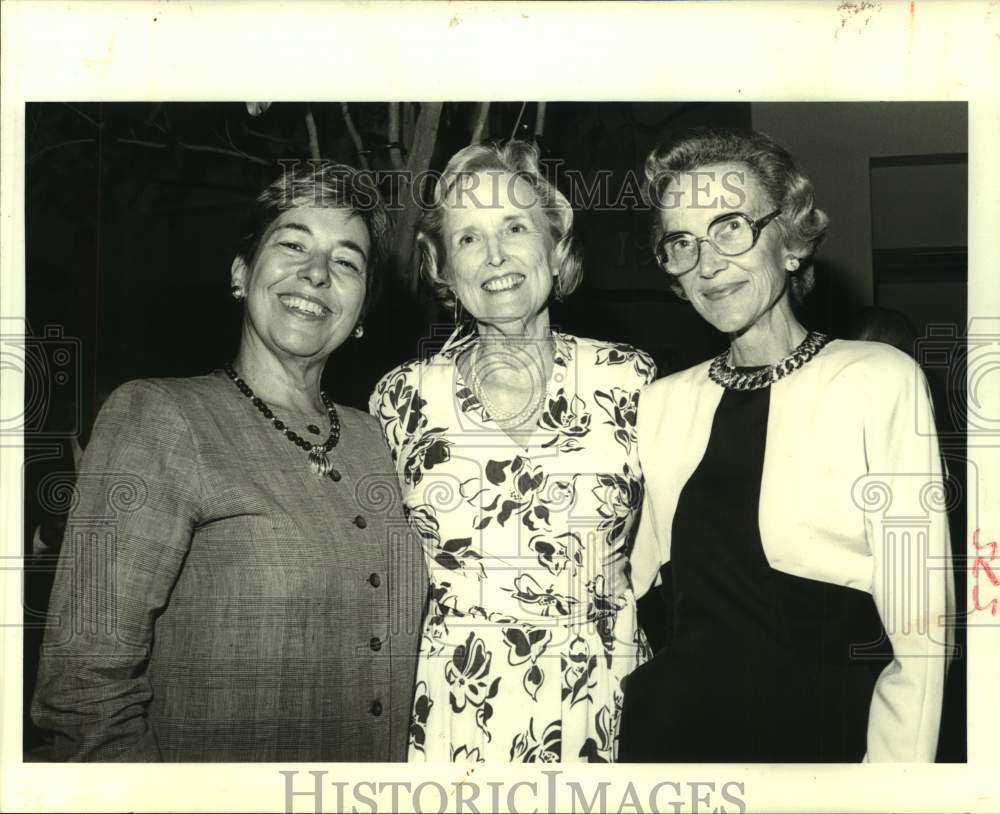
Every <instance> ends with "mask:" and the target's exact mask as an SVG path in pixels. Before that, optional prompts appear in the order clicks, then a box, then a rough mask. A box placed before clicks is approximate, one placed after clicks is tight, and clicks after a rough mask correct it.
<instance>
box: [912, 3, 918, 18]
mask: <svg viewBox="0 0 1000 814" xmlns="http://www.w3.org/2000/svg"><path fill="white" fill-rule="evenodd" d="M916 10H917V0H910V17H911V18H912V17H913V13H914V12H915V11H916Z"/></svg>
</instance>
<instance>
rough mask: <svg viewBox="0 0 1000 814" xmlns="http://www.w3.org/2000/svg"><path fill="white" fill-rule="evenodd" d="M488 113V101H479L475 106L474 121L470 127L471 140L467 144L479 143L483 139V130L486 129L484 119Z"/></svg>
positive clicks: (487, 116)
mask: <svg viewBox="0 0 1000 814" xmlns="http://www.w3.org/2000/svg"><path fill="white" fill-rule="evenodd" d="M489 115H490V103H489V102H480V103H479V106H478V107H477V108H476V122H475V124H474V125H473V127H472V140H471V141H470V142H469V144H481V143H482V141H483V130H485V129H486V120H487V119H488V118H489Z"/></svg>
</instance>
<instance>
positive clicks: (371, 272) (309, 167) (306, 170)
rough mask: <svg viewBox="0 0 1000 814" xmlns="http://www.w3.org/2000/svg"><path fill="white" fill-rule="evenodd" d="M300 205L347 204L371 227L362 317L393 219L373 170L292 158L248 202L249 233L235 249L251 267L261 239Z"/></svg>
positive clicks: (373, 294)
mask: <svg viewBox="0 0 1000 814" xmlns="http://www.w3.org/2000/svg"><path fill="white" fill-rule="evenodd" d="M300 206H316V207H321V208H323V209H347V210H350V211H351V212H353V213H354V214H355V215H357V216H358V217H359V218H361V221H362V223H364V225H365V228H366V229H367V230H368V240H369V242H370V244H371V245H370V251H369V254H370V256H369V258H368V266H367V269H366V272H367V273H366V274H365V300H364V302H363V303H362V306H361V318H362V319H364V316H365V314H367V313H368V310H369V309H370V308H371V306H372V304H373V303H374V302H375V300H376V299H378V295H379V292H380V290H381V287H382V277H381V275H382V273H383V268H384V266H385V263H386V260H387V259H388V257H389V251H390V241H391V233H392V224H391V222H390V220H389V216H388V214H387V212H386V208H385V204H384V203H383V201H382V197H381V195H380V194H379V191H378V188H377V187H376V186H375V180H374V177H373V176H372V174H371V173H368V172H365V171H364V170H359V169H357V168H355V167H351V166H349V165H347V164H338V163H336V162H333V161H326V160H318V159H311V160H310V161H307V162H305V163H302V162H298V161H297V162H294V163H290V164H289V165H286V166H285V167H284V172H282V174H281V175H280V176H279V177H278V178H277V179H276V180H275V181H273V182H272V183H270V184H269V185H268V186H267V187H266V188H265V189H264V191H263V192H261V193H260V195H258V196H257V197H256V198H255V199H254V200H253V202H252V203H251V204H250V207H249V211H248V213H247V221H248V225H247V228H246V232H245V233H244V236H243V238H242V240H241V241H240V243H239V246H238V248H237V253H238V255H239V257H240V259H242V260H243V262H244V263H246V264H247V267H248V268H253V264H254V262H255V261H256V259H257V254H258V252H259V251H260V247H261V244H262V243H263V242H264V240H265V239H266V237H267V235H268V234H269V233H270V231H271V227H272V225H273V224H274V222H275V221H276V220H277V219H278V216H279V215H280V214H281V213H282V212H285V211H287V210H289V209H295V208H297V207H300Z"/></svg>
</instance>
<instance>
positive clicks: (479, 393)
mask: <svg viewBox="0 0 1000 814" xmlns="http://www.w3.org/2000/svg"><path fill="white" fill-rule="evenodd" d="M479 348H480V346H479V345H478V344H477V345H476V346H475V347H474V348H473V349H472V353H471V354H470V355H469V384H470V385H471V386H472V392H473V393H474V394H475V395H476V398H478V399H479V401H480V403H481V404H482V405H483V406H484V407H485V408H486V412H487V413H489V416H490V418H492V419H493V420H494V421H496V422H498V423H499V422H502V421H510V420H511V419H512V418H518V417H519V416H525V417H527V416H531V415H534V413H535V410H537V409H538V405H539V403H540V402H541V401H542V399H543V398H545V389H544V388H539V390H538V395H536V396H535V397H534V398H533V399H532V400H531V402H530V404H526V405H525V406H524V407H522V408H521V409H520V410H513V411H511V410H504V409H502V408H500V407H497V405H496V404H495V403H494V402H493V399H491V398H490V397H489V395H488V394H487V392H486V385H485V384H484V383H483V380H482V379H481V378H479V371H478V370H477V369H476V363H477V362H478V361H479Z"/></svg>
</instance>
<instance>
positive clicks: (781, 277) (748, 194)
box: [659, 164, 798, 334]
mask: <svg viewBox="0 0 1000 814" xmlns="http://www.w3.org/2000/svg"><path fill="white" fill-rule="evenodd" d="M776 208H777V205H776V204H775V203H774V202H773V201H772V200H771V199H770V197H769V196H768V194H767V193H766V192H765V191H764V189H763V187H762V186H761V185H760V183H759V182H758V181H757V179H756V177H755V176H754V174H753V173H752V172H751V171H750V170H749V169H748V168H747V167H745V166H743V165H741V164H711V165H708V166H704V167H699V168H698V169H697V170H696V171H695V172H685V173H681V174H680V176H679V178H678V179H677V180H676V181H674V182H671V184H670V186H669V188H668V190H667V192H666V195H665V197H664V208H663V209H662V210H661V211H660V214H659V217H660V226H661V227H662V229H663V232H664V234H666V233H669V232H690V233H691V234H693V235H694V236H695V237H699V238H701V237H705V234H706V232H707V230H708V227H709V224H710V223H711V222H712V221H713V220H715V219H716V218H717V217H719V216H720V215H723V214H726V213H728V212H743V213H744V214H746V215H748V216H749V217H750V219H751V220H757V219H758V218H761V217H764V216H765V215H768V214H770V213H771V212H773V211H774V210H775V209H776ZM797 262H798V261H797V260H796V259H795V256H794V255H793V254H792V252H790V251H789V250H788V248H787V247H786V246H785V245H784V242H783V240H782V234H781V231H780V229H779V228H778V226H777V224H776V223H773V222H772V223H771V224H769V225H768V226H766V227H765V228H764V229H763V231H762V232H761V233H760V237H759V239H758V240H757V244H756V245H755V246H754V247H753V248H752V249H750V251H748V252H746V253H745V254H741V255H739V256H737V257H726V256H724V255H721V254H718V253H717V252H716V251H715V249H714V248H713V247H712V245H711V244H710V243H708V242H703V243H702V244H701V256H700V258H699V260H698V264H697V265H696V266H695V267H694V268H693V269H691V271H689V272H687V273H686V274H682V275H680V276H679V277H677V278H676V279H677V281H678V282H679V283H680V286H681V288H682V289H683V292H684V296H685V297H686V298H687V299H688V300H690V301H691V304H692V305H694V307H695V310H696V311H697V312H698V313H699V314H701V316H702V317H704V319H705V320H707V321H708V322H709V323H710V324H711V325H713V326H714V327H715V328H716V329H718V330H720V331H723V332H725V333H728V334H741V333H743V332H744V331H746V330H747V329H749V328H751V327H753V326H754V325H756V324H757V323H758V321H759V320H760V319H761V317H762V316H763V315H764V314H766V313H767V312H769V311H770V310H771V309H772V308H773V307H774V306H775V304H776V303H783V307H788V286H787V279H788V271H791V270H792V268H793V267H794V266H795V265H796V264H797Z"/></svg>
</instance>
